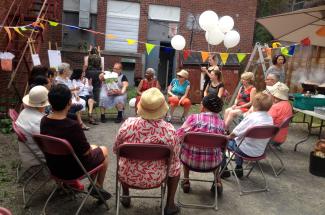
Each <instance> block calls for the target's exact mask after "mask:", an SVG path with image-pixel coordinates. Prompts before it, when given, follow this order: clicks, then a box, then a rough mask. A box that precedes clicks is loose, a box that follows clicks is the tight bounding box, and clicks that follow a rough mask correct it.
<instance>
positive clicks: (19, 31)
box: [14, 27, 25, 37]
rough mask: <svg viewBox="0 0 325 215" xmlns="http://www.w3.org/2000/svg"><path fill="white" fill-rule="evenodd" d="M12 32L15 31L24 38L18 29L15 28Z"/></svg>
mask: <svg viewBox="0 0 325 215" xmlns="http://www.w3.org/2000/svg"><path fill="white" fill-rule="evenodd" d="M14 30H15V31H16V32H17V33H18V34H20V35H21V36H23V37H25V36H24V35H23V34H22V33H21V32H20V30H19V28H18V27H15V28H14Z"/></svg>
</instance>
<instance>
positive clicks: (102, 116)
mask: <svg viewBox="0 0 325 215" xmlns="http://www.w3.org/2000/svg"><path fill="white" fill-rule="evenodd" d="M100 122H101V123H105V122H107V119H106V117H105V114H101V115H100Z"/></svg>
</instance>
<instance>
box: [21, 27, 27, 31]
mask: <svg viewBox="0 0 325 215" xmlns="http://www.w3.org/2000/svg"><path fill="white" fill-rule="evenodd" d="M20 30H22V31H27V30H28V29H27V28H26V27H20Z"/></svg>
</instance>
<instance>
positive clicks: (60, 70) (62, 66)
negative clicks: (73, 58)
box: [58, 63, 70, 75]
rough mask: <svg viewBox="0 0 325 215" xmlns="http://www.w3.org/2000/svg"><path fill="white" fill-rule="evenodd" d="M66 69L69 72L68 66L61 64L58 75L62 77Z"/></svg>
mask: <svg viewBox="0 0 325 215" xmlns="http://www.w3.org/2000/svg"><path fill="white" fill-rule="evenodd" d="M66 69H68V70H70V64H68V63H61V65H60V66H58V72H59V74H60V75H62V73H63V72H64V70H66Z"/></svg>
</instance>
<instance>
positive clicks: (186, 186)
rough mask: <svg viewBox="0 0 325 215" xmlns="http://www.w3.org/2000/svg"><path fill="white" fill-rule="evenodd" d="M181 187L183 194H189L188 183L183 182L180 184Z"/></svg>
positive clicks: (189, 186) (189, 187)
mask: <svg viewBox="0 0 325 215" xmlns="http://www.w3.org/2000/svg"><path fill="white" fill-rule="evenodd" d="M181 187H182V189H183V192H184V193H189V192H190V189H191V185H190V182H189V181H185V180H183V181H182V183H181Z"/></svg>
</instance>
